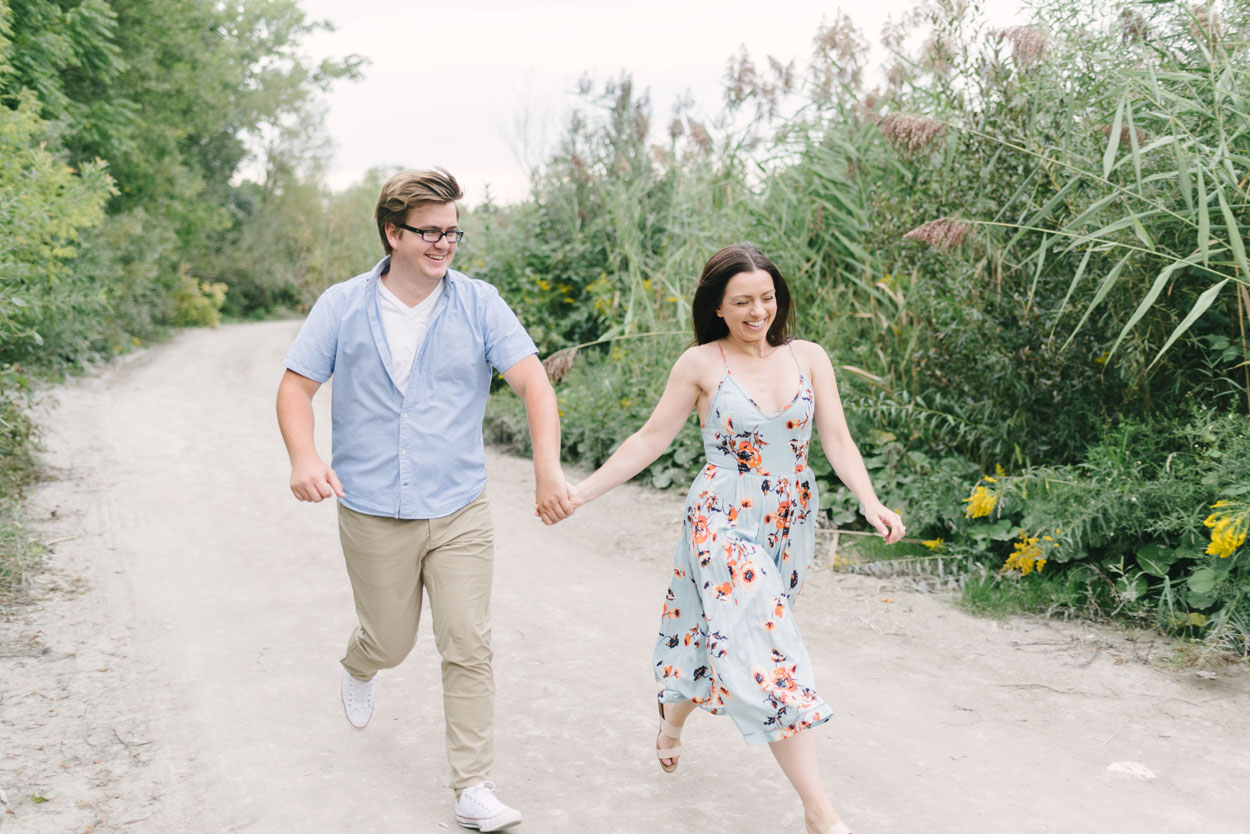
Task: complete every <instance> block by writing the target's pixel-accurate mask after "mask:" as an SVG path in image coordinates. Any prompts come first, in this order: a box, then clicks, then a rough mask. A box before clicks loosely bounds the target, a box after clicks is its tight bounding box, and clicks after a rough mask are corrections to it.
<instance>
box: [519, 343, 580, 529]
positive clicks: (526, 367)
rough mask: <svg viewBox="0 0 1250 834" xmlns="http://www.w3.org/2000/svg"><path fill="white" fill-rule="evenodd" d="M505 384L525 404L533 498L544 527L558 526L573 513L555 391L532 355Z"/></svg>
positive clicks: (535, 357) (522, 361)
mask: <svg viewBox="0 0 1250 834" xmlns="http://www.w3.org/2000/svg"><path fill="white" fill-rule="evenodd" d="M503 378H504V381H506V382H507V383H508V385H509V386H510V387H511V388H512V390H513V391H515V392H516V395H517V396H518V397H520V398H521V399H522V400H523V401H524V402H525V416H526V418H527V419H528V420H529V426H530V443H531V444H532V445H533V447H534V492H535V495H534V499H535V503H536V505H537V507H536V509H537V510H538V516H539V517H540V518H541V519H542V520H543V523H544V524H555V523H556V522H557V521H562V520H564V519H566V518H568V517H569V516H570V515H572V513H573V502H572V501H571V500H570V499H569V486H568V483H567V482H566V481H565V480H564V471H563V470H562V469H561V468H560V411H559V408H558V407H557V405H556V392H555V391H553V390H552V388H551V383H550V382H549V381H548V380H547V372H546V370H544V369H543V364H542V362H539V361H538V357H537V356H534V355H533V354H531V355H529V356H527V357H525V358H524V359H522V360H521V361H520V362H517V363H516V364H515V365H513V366H512V367H511V368H509V369H508V370H506V371H504V373H503Z"/></svg>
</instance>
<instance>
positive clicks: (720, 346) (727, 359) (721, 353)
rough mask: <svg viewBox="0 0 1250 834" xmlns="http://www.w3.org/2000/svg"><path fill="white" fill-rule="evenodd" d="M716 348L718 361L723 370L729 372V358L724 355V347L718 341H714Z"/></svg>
mask: <svg viewBox="0 0 1250 834" xmlns="http://www.w3.org/2000/svg"><path fill="white" fill-rule="evenodd" d="M716 347H717V348H718V349H719V350H720V361H721V362H723V363H724V364H725V370H729V357H728V356H726V355H725V346H724V345H722V344H721V343H720V339H717V340H716Z"/></svg>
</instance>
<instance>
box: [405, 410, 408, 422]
mask: <svg viewBox="0 0 1250 834" xmlns="http://www.w3.org/2000/svg"><path fill="white" fill-rule="evenodd" d="M404 419H405V420H407V419H408V412H407V411H405V412H404Z"/></svg>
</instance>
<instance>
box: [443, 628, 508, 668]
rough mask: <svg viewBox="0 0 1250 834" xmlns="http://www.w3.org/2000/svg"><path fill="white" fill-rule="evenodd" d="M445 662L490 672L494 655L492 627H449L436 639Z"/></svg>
mask: <svg viewBox="0 0 1250 834" xmlns="http://www.w3.org/2000/svg"><path fill="white" fill-rule="evenodd" d="M435 640H436V642H437V644H438V653H439V654H440V655H442V657H443V662H444V663H447V664H451V665H453V666H459V667H462V668H464V669H470V670H486V671H489V670H490V664H491V660H492V659H493V658H494V653H493V652H492V651H491V647H490V626H489V625H486V624H482V623H463V624H459V625H448V626H445V627H444V628H443V629H442V633H441V634H439V635H437V636H436V638H435Z"/></svg>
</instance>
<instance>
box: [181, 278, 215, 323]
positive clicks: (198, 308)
mask: <svg viewBox="0 0 1250 834" xmlns="http://www.w3.org/2000/svg"><path fill="white" fill-rule="evenodd" d="M225 303H226V285H225V284H223V283H220V282H213V283H211V284H210V283H209V282H208V281H196V280H195V279H194V278H192V277H191V276H190V275H187V274H186V273H185V272H184V273H183V274H182V276H181V279H180V282H179V284H178V292H177V294H176V295H175V296H174V325H175V326H176V327H216V326H217V325H219V324H221V307H222V305H223V304H225Z"/></svg>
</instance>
